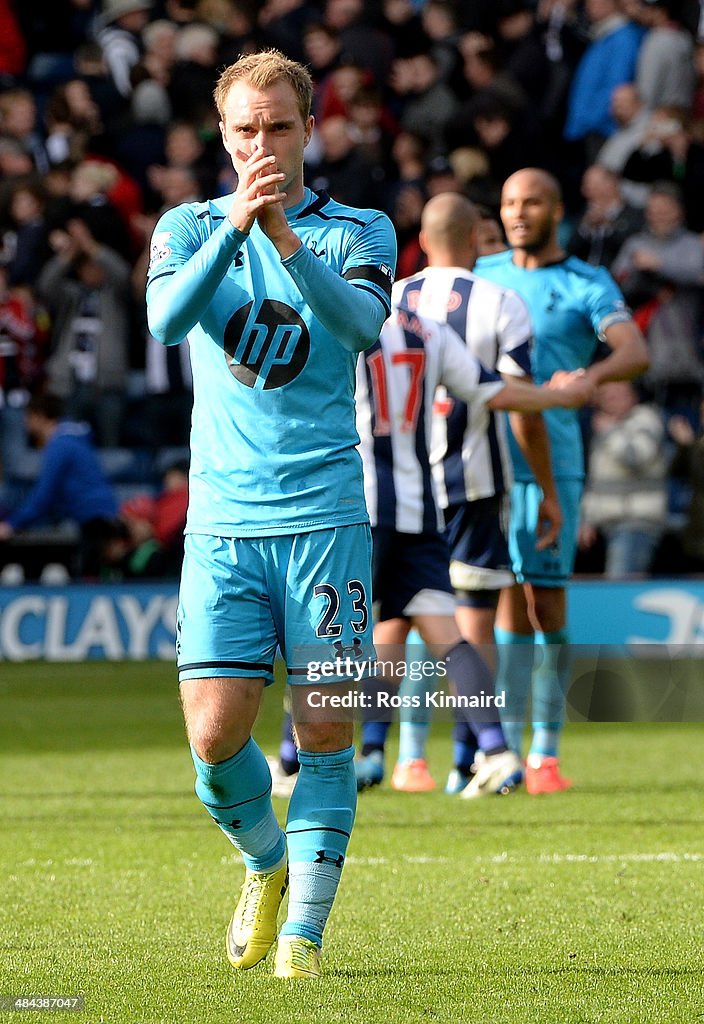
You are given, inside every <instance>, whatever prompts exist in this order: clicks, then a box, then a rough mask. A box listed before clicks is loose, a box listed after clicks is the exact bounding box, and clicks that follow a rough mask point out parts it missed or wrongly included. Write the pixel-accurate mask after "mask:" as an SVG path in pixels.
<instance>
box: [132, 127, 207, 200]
mask: <svg viewBox="0 0 704 1024" xmlns="http://www.w3.org/2000/svg"><path fill="white" fill-rule="evenodd" d="M164 155H165V157H166V163H165V164H153V165H152V166H151V167H149V168H148V170H147V176H148V181H149V190H150V191H149V196H148V203H147V205H148V206H149V208H151V209H158V208H159V207H160V206H162V205H163V203H164V202H165V199H164V197H163V193H162V186H163V185H165V176H166V172H167V171H168V170H169V169H170V168H179V169H180V168H186V169H187V170H188V171H190V172H192V173H193V174H194V175H195V177H196V181H197V186H196V189H195V192H196V194H198V195H210V194H211V193H214V192H215V191H216V185H215V181H216V177H215V173H214V169H213V166H212V162H211V161H210V160H209V159H208V154H207V151H206V146H205V143H204V142H203V139H202V138H201V136H200V134H199V132H198V129H197V128H196V126H195V125H194V124H191V123H190V122H188V121H173V122H172V123H171V124H170V125H169V127H168V128H167V129H166V136H165V139H164ZM167 187H168V186H167Z"/></svg>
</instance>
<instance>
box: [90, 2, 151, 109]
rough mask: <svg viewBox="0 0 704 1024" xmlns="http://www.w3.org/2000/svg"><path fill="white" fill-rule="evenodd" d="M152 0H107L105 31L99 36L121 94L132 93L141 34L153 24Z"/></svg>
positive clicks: (103, 17)
mask: <svg viewBox="0 0 704 1024" xmlns="http://www.w3.org/2000/svg"><path fill="white" fill-rule="evenodd" d="M151 8H152V0H104V3H103V15H102V28H100V29H99V31H98V34H97V39H98V43H99V44H100V47H101V49H102V51H103V56H104V58H105V63H106V64H107V68H108V71H109V74H110V77H111V79H112V81H113V82H114V84H115V87H116V89H117V91H118V92H119V93H120V95H121V96H123V97H125V98H126V97H128V96H129V95H130V94H131V92H132V79H131V72H132V68H133V67H134V66H135V64H137V63H138V62H139V60H140V58H141V56H142V52H143V45H142V38H141V32H142V30H143V29H144V27H145V26H146V25H147V23H148V21H149V12H150V10H151Z"/></svg>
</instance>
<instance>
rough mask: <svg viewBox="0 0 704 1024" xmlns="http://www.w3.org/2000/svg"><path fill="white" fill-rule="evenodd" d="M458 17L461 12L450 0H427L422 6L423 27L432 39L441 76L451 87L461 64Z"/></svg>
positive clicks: (434, 54)
mask: <svg viewBox="0 0 704 1024" xmlns="http://www.w3.org/2000/svg"><path fill="white" fill-rule="evenodd" d="M458 18H459V12H458V10H457V8H456V7H455V5H454V4H453V3H452V2H449V0H425V3H424V4H423V6H422V7H421V24H422V29H423V32H424V33H425V35H426V36H427V37H428V39H429V40H430V43H431V53H432V54H433V57H434V58H435V62H436V64H437V66H438V70H439V72H440V78H441V79H442V81H443V82H447V83H448V85H450V86H451V87H452V85H453V82H454V77H455V73H456V72H457V71H458V70H459V64H460V55H459V50H458V47H457V44H458V42H459V38H460V33H459V20H458ZM417 38H418V36H416V39H417Z"/></svg>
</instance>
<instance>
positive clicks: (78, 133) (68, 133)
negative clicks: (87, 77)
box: [44, 78, 104, 164]
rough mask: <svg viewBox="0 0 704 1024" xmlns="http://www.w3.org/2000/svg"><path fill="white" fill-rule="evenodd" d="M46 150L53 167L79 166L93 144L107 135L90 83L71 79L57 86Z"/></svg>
mask: <svg viewBox="0 0 704 1024" xmlns="http://www.w3.org/2000/svg"><path fill="white" fill-rule="evenodd" d="M44 121H45V124H46V128H47V140H46V148H47V153H48V154H49V160H50V161H51V163H52V164H61V163H63V162H64V161H65V160H73V161H75V162H78V161H79V160H82V159H83V157H84V156H85V154H86V152H87V150H88V149H89V148H90V146H91V144H92V143H94V142H95V140H96V139H98V138H99V137H100V136H102V135H103V132H104V128H103V124H102V120H101V115H100V108H99V107H98V104H97V103H96V102H95V101H94V99H93V97H92V96H91V92H90V89H89V88H88V85H87V83H86V82H84V81H83V80H82V79H80V78H74V79H71V81H70V82H64V83H63V84H62V85H59V86H57V88H56V89H55V90H54V92H53V93H52V94H51V96H50V97H49V101H48V103H47V105H46V109H45V111H44Z"/></svg>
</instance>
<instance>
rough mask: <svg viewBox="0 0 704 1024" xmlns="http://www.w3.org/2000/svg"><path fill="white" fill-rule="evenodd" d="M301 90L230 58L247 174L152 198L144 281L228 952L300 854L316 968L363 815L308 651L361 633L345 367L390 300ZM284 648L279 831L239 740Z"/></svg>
mask: <svg viewBox="0 0 704 1024" xmlns="http://www.w3.org/2000/svg"><path fill="white" fill-rule="evenodd" d="M311 99H312V83H311V79H310V76H309V74H308V72H307V71H306V69H305V68H303V67H302V66H301V65H299V64H296V63H295V62H293V61H290V60H288V59H287V58H286V57H284V56H283V55H282V54H280V53H278V52H276V51H267V52H264V53H259V54H254V55H251V56H247V57H242V58H240V59H239V60H238V61H237V62H236V63H235V64H233V65H231V66H230V67H229V68H227V69H226V70H225V71H224V72H223V73H222V75H221V77H220V79H219V81H218V84H217V88H216V90H215V102H216V104H217V107H218V111H219V113H220V117H221V123H220V129H221V132H222V138H223V143H224V146H225V149H226V150H227V152H228V153H229V154H230V156H231V158H232V162H233V165H234V167H235V170H236V171H237V175H238V186H237V190H236V192H235V193H234V194H233V195H230V196H226V197H224V198H222V199H216V200H213V201H210V202H206V203H192V204H185V205H184V206H181V207H178V208H177V209H175V210H172V211H169V212H168V213H166V214H164V216H163V217H162V218H161V220H160V221H159V223H158V224H157V226H156V230H155V233H154V237H153V242H152V254H151V264H150V271H149V283H148V289H147V303H148V312H149V325H150V329H151V332H152V334H153V335H154V337H155V338H157V339H158V340H159V341H161V342H162V343H163V344H166V345H170V344H176V343H177V342H179V341H180V340H181V339H182V338H183V337H184V336H186V335H187V336H188V339H189V343H190V350H191V358H192V363H193V381H194V408H193V425H192V435H191V447H192V460H191V478H190V506H189V510H188V520H187V526H186V534H187V536H186V552H185V559H184V565H183V573H182V579H181V590H180V603H179V612H178V623H177V660H178V668H179V679H180V691H181V700H182V703H183V709H184V715H185V719H186V727H187V732H188V738H189V742H190V744H191V751H192V756H193V762H194V764H195V768H196V775H197V781H196V792H197V794H198V796H199V797H200V799H201V800H202V802H203V803H204V805H205V807H206V808H207V810H208V811H209V813H210V814H211V815H212V817H213V818H214V819H215V821H216V822H217V824H218V825H219V826H220V828H221V829H222V830H223V832H224V833H225V834H226V835H227V837H228V838H229V839H230V841H231V842H232V843H233V844H234V845H235V846H236V847H237V849H239V850H240V851H241V853H242V857H243V860H244V862H245V866H246V876H245V883H244V886H243V888H242V894H241V897H240V901H239V903H238V905H237V908H236V910H235V913H234V915H233V918H232V921H231V923H230V927H229V928H228V932H227V954H228V958H229V960H230V962H231V963H232V965H233V966H234V967H236V968H238V969H246V968H249V967H252V966H254V965H255V964H256V963H258V962H259V961H260V960H261V959H263V958H264V957H265V956H266V954H267V952H268V950H269V948H270V947H271V945H272V944H273V942H274V940H275V938H276V930H277V913H278V909H279V905H280V903H281V899H282V897H283V895H284V892H285V891H286V887H287V883H288V879H289V873H290V893H289V907H288V917H287V920H286V922H285V923H284V925H283V927H282V930H281V937H280V940H279V944H278V948H277V954H276V964H275V974H276V975H277V976H279V977H314V976H317V975H318V974H319V973H320V967H319V955H318V954H319V948H320V945H321V941H322V932H323V928H324V926H325V923H326V921H327V917H328V914H329V912H330V908H331V906H332V902H333V899H334V896H335V892H336V890H337V886H338V882H339V878H340V872H341V870H342V866H343V863H344V859H345V854H346V849H347V843H348V841H349V835H350V831H351V828H352V823H353V820H354V811H355V802H356V783H355V775H354V768H353V764H352V758H353V754H354V748H353V746H352V723H351V722H342V721H336V722H335V721H330V720H329V719H330V717H331V716H330V714H329V713H328V714H324V715H323V718H322V720H320V719H319V720H312V718H311V716H312V711H311V708H310V706H308V704H307V701H306V697H307V696H308V695H309V694H310V687H309V686H308V685H306V665H307V662H308V661H309V660H311V656H312V657H313V658H316V659H317V660H330V661H334V660H335V657H336V655H339V654H340V652H345V651H346V650H347V651H349V650H354V651H361V652H363V653H364V652H371V651H372V650H373V648H372V645H371V615H370V610H371V586H370V554H371V542H370V532H369V526H368V516H367V511H366V507H365V503H364V494H363V487H362V466H361V460H360V457H359V454H358V452H357V451H356V445H357V443H358V436H357V432H356V428H355V412H354V381H355V365H356V361H357V354H358V353H359V352H360V351H362V350H364V349H365V348H367V347H368V346H369V345H371V344H373V342H374V341H375V340H376V339H377V337H378V335H379V331H380V329H381V325H382V323H383V322H384V319H385V318H386V316H387V315H388V313H389V309H390V306H389V298H390V292H391V284H392V281H393V270H392V268H393V266H394V263H395V256H396V253H395V241H394V234H393V228H392V226H391V223H390V222H389V220H388V219H387V218H386V217H385V216H384V215H383V214H380V213H377V212H375V211H370V210H356V209H352V208H350V207H346V206H342V205H340V204H339V203H336V202H333V201H332V200H330V199H329V198H328V197H327V196H325V195H320V196H318V195H315V194H313V193H311V192H310V191H309V190H308V189H307V188H305V187H304V185H303V151H304V148H305V146H306V144H307V143H308V141H309V139H310V136H311V132H312V129H313V118H312V117H311V116H310V106H311ZM277 646H278V647H280V649H281V651H282V653H283V655H284V658H285V660H286V663H287V666H288V672H289V676H290V679H291V682H292V683H294V684H295V683H298V684H301V685H298V686H294V687H293V715H294V722H295V723H296V731H297V739H298V743H299V747H300V750H299V759H300V762H301V770H300V773H299V777H298V780H297V783H296V788H295V791H294V793H293V795H292V797H291V802H290V806H289V813H288V820H287V826H286V834H284V833H283V832H282V830H281V828H280V827H279V825H278V823H277V821H276V818H275V816H274V813H273V810H272V805H271V775H270V772H269V768H268V766H267V763H266V760H265V758H264V755H263V754H262V752H261V750H260V749H259V747H258V746H257V745H256V743H255V742H254V740H253V739H252V738H251V729H252V725H253V722H254V719H255V717H256V714H257V710H258V708H259V703H260V699H261V695H262V691H263V688H264V686H265V685H266V684H267V683H270V682H271V681H272V680H273V662H274V656H275V653H276V649H277Z"/></svg>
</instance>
